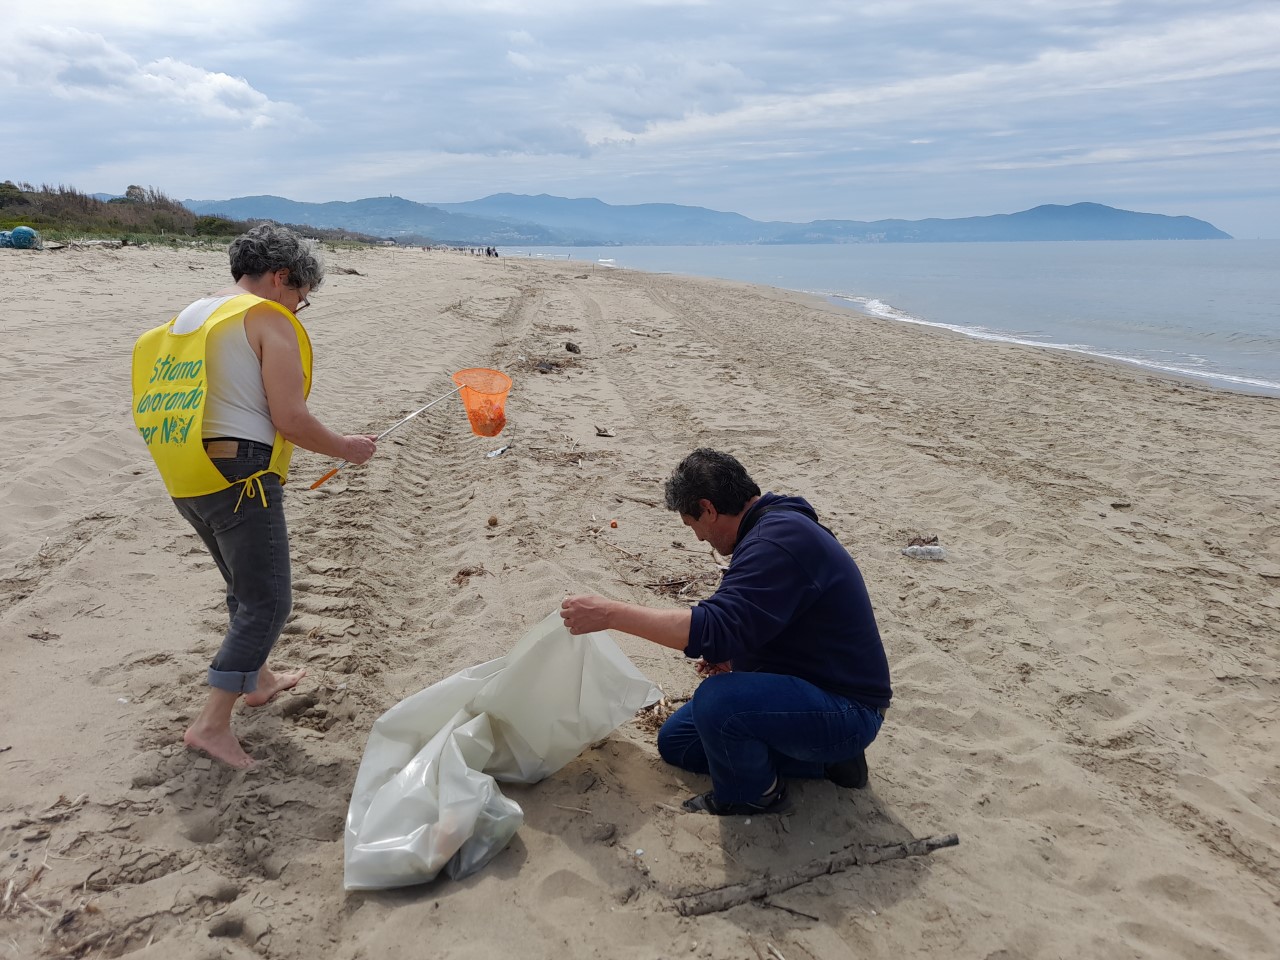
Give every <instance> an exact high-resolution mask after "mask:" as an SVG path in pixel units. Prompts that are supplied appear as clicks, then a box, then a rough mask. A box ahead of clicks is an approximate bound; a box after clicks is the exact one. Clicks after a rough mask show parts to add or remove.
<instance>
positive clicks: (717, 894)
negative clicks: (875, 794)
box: [672, 833, 960, 917]
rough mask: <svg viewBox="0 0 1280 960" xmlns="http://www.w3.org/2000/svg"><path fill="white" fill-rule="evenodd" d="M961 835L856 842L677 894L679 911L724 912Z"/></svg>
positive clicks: (949, 843)
mask: <svg viewBox="0 0 1280 960" xmlns="http://www.w3.org/2000/svg"><path fill="white" fill-rule="evenodd" d="M959 843H960V838H959V837H958V836H957V835H956V834H954V833H949V834H946V835H945V836H934V837H924V838H921V839H919V840H908V841H905V842H903V843H887V844H882V845H872V844H867V845H865V846H864V845H862V844H853V845H851V846H848V847H845V848H843V849H842V850H839V851H837V852H836V853H833V854H832V855H831V856H829V857H822V858H820V859H818V860H811V861H810V862H809V863H807V864H805V865H804V866H803V867H801V868H800V869H799V870H796V871H794V872H792V873H783V874H777V875H775V876H772V877H762V878H761V879H759V880H751V881H748V882H745V883H730V884H726V885H725V886H723V887H714V888H712V889H710V890H703V891H699V892H694V893H686V894H683V895H681V896H678V897H674V898H672V899H673V902H674V903H675V907H676V910H677V912H678V913H679V914H680V916H682V917H699V916H703V915H705V914H708V913H720V912H721V911H723V910H728V909H730V908H732V907H736V906H739V905H740V904H744V903H750V902H751V901H752V900H761V899H763V898H765V897H768V896H772V895H773V894H775V893H781V892H782V891H783V890H790V889H791V888H792V887H798V886H800V884H802V883H807V882H808V881H810V880H813V879H816V878H817V877H824V876H827V875H828V874H832V873H839V872H841V871H843V870H848V869H849V868H850V867H868V866H871V865H872V864H876V863H883V862H885V861H886V860H903V859H905V858H907V857H924V856H928V855H929V854H931V853H933V852H934V851H935V850H943V849H945V848H947V847H954V846H958V845H959Z"/></svg>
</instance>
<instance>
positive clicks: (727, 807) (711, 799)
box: [680, 781, 791, 817]
mask: <svg viewBox="0 0 1280 960" xmlns="http://www.w3.org/2000/svg"><path fill="white" fill-rule="evenodd" d="M680 806H681V807H682V808H683V809H685V810H687V811H689V812H690V813H709V814H711V815H712V816H713V817H753V816H755V815H756V814H758V813H786V811H788V810H790V809H791V804H790V803H788V802H787V785H786V784H785V783H783V782H782V781H778V785H777V786H776V787H774V789H773V792H772V793H766V794H765V795H764V796H763V797H761V798H760V802H759V803H721V802H720V801H719V800H717V799H716V795H715V791H714V790H708V791H707V792H706V793H700V794H698V796H696V797H690V798H689V799H688V800H686V801H685V802H684V803H682V804H680Z"/></svg>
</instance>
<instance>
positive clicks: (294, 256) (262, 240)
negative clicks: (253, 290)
mask: <svg viewBox="0 0 1280 960" xmlns="http://www.w3.org/2000/svg"><path fill="white" fill-rule="evenodd" d="M227 252H228V253H229V254H230V255H231V278H232V279H233V280H235V281H236V282H237V283H239V282H240V278H241V277H260V276H262V275H263V274H264V273H274V272H275V271H277V270H288V271H289V286H291V287H293V288H294V289H295V290H301V289H302V288H303V287H306V288H307V289H309V290H314V289H315V288H316V287H318V286H320V281H322V280H323V279H324V260H323V259H321V256H320V245H319V244H318V243H316V242H315V241H314V240H308V239H307V238H306V237H300V236H298V235H297V234H296V233H294V232H293V231H292V230H290V229H289V228H288V227H282V226H279V225H278V224H274V223H260V224H258V225H257V226H256V227H253V228H252V229H250V230H249V231H248V232H247V233H243V234H241V235H240V236H238V237H236V238H235V239H234V240H232V241H231V246H230V248H229V249H228V251H227Z"/></svg>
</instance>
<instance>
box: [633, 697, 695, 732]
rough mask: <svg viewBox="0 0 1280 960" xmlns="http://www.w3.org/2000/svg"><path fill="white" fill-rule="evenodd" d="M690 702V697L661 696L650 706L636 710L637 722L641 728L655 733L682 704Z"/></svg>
mask: <svg viewBox="0 0 1280 960" xmlns="http://www.w3.org/2000/svg"><path fill="white" fill-rule="evenodd" d="M688 702H689V698H688V697H659V698H658V699H657V700H656V701H654V702H653V703H651V704H649V706H647V707H641V708H640V709H639V710H637V711H636V718H635V724H636V726H637V727H639V728H640V729H641V730H647V731H648V732H649V733H654V732H655V731H657V729H658V728H659V727H660V726H662V725H663V724H664V723H666V722H667V717H669V716H671V715H672V714H673V713H675V712H676V708H677V707H679V706H680V704H682V703H688Z"/></svg>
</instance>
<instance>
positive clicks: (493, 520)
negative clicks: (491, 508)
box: [489, 513, 498, 527]
mask: <svg viewBox="0 0 1280 960" xmlns="http://www.w3.org/2000/svg"><path fill="white" fill-rule="evenodd" d="M497 525H498V518H497V517H496V516H495V515H494V514H492V513H491V514H489V526H491V527H496V526H497Z"/></svg>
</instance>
